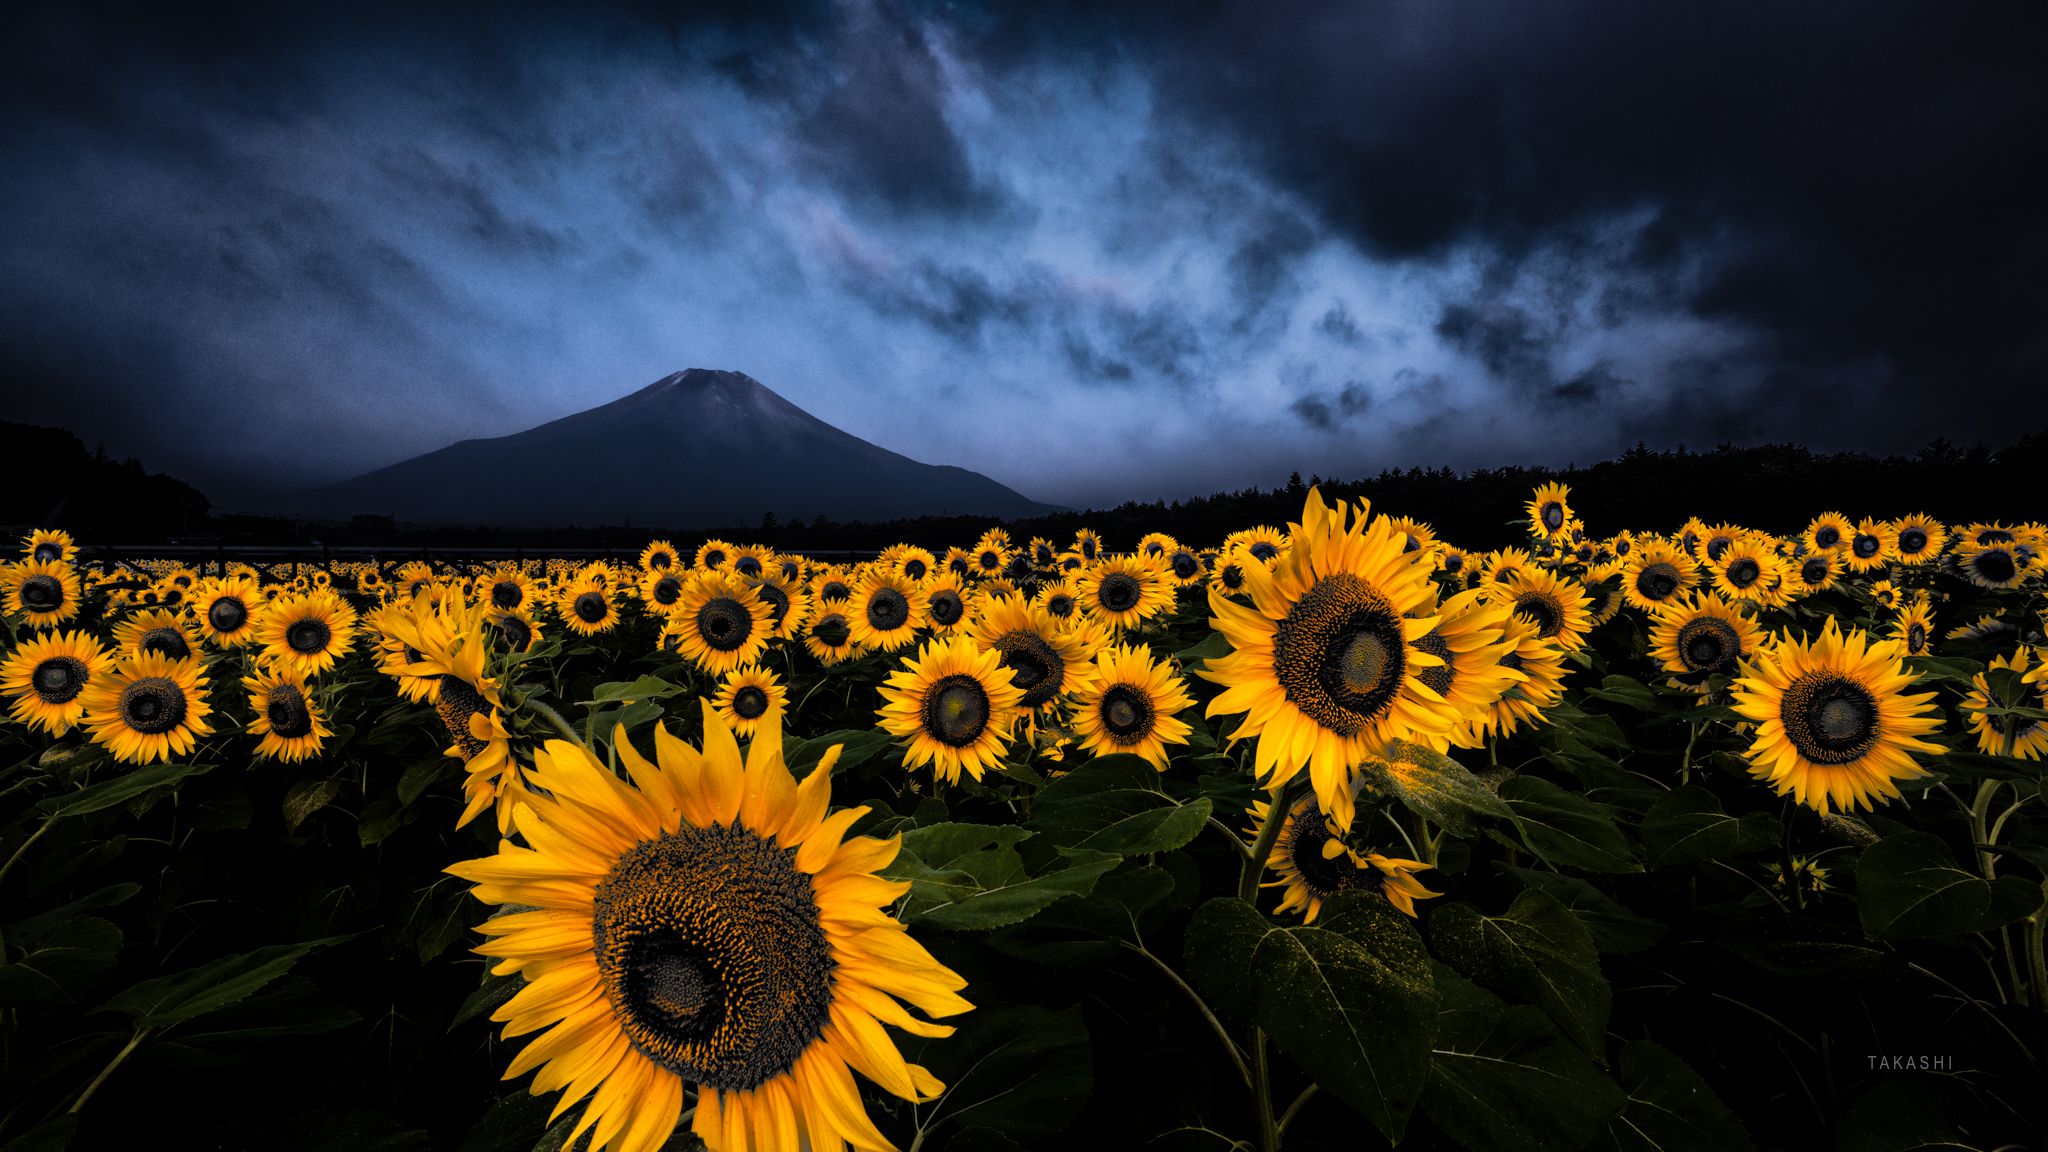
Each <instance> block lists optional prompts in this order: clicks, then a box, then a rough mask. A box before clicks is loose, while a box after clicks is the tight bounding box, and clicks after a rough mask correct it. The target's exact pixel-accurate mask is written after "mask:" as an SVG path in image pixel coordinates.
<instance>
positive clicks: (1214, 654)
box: [1173, 632, 1231, 668]
mask: <svg viewBox="0 0 2048 1152" xmlns="http://www.w3.org/2000/svg"><path fill="white" fill-rule="evenodd" d="M1230 653H1231V646H1230V637H1228V636H1225V635H1224V634H1223V633H1221V632H1211V633H1209V634H1208V635H1207V636H1204V637H1202V639H1201V641H1200V642H1199V643H1197V644H1195V645H1194V646H1193V647H1191V648H1183V649H1181V650H1180V651H1178V652H1175V653H1174V654H1173V658H1174V659H1175V660H1178V661H1180V663H1181V666H1182V667H1184V668H1187V667H1193V666H1194V663H1195V661H1197V660H1221V659H1223V658H1224V657H1225V656H1228V655H1230Z"/></svg>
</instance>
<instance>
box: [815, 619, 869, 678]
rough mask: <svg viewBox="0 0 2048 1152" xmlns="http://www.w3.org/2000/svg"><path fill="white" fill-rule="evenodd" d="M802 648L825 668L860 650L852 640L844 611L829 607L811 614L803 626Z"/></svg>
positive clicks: (849, 658)
mask: <svg viewBox="0 0 2048 1152" xmlns="http://www.w3.org/2000/svg"><path fill="white" fill-rule="evenodd" d="M804 650H805V651H806V652H809V653H810V654H811V655H813V656H815V657H817V658H818V662H819V663H820V664H823V665H825V666H826V667H827V668H829V667H831V666H832V665H834V664H838V663H841V662H843V661H847V660H851V659H853V658H854V657H856V656H859V655H860V652H861V648H860V645H858V644H856V643H854V642H853V625H852V624H851V623H850V622H848V620H847V619H846V613H845V612H842V611H840V610H839V609H837V608H830V607H828V608H825V609H823V610H822V611H820V612H819V613H818V614H817V615H815V616H813V617H812V618H811V621H810V623H809V624H807V625H805V626H804Z"/></svg>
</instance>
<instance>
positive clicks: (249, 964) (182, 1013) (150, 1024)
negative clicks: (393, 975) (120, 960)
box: [93, 936, 350, 1029]
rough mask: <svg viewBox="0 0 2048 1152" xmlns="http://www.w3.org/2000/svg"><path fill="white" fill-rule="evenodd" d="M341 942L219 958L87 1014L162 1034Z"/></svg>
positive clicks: (146, 982)
mask: <svg viewBox="0 0 2048 1152" xmlns="http://www.w3.org/2000/svg"><path fill="white" fill-rule="evenodd" d="M347 939H350V937H348V936H329V937H326V938H325V939H321V940H307V941H304V942H303V943H299V944H273V945H271V946H269V947H267V948H258V949H256V950H255V951H253V952H241V953H237V954H236V955H233V956H223V957H221V958H220V959H218V960H213V961H209V962H208V963H205V964H201V965H199V966H198V967H196V968H187V969H185V970H184V971H182V972H173V973H171V974H170V975H168V976H158V977H156V978H154V979H150V980H144V981H143V982H142V983H140V984H135V985H132V986H130V987H128V988H126V989H124V990H123V991H121V992H118V993H116V994H115V995H114V997H113V998H112V999H110V1000H108V1001H107V1002H106V1003H104V1004H102V1005H100V1006H99V1007H98V1008H95V1009H93V1011H95V1012H119V1013H122V1014H124V1015H127V1016H131V1017H133V1018H134V1021H135V1027H136V1028H138V1029H142V1028H167V1027H169V1026H171V1025H173V1024H177V1023H181V1022H183V1021H186V1020H190V1019H192V1018H194V1017H197V1016H204V1015H205V1014H206V1013H208V1012H212V1011H215V1010H217V1009H221V1008H225V1007H227V1006H228V1005H230V1004H233V1003H236V1002H238V1001H240V1000H242V999H244V998H246V997H248V996H251V995H254V994H255V993H256V992H257V991H259V990H261V989H262V988H263V987H264V986H265V985H267V984H269V983H270V982H271V981H273V980H276V979H277V978H279V977H281V976H283V975H284V974H285V973H287V972H289V971H291V969H292V965H294V964H297V963H298V962H299V960H300V959H301V958H303V957H304V956H305V955H306V954H307V953H309V952H311V951H313V950H314V949H316V948H324V947H326V946H327V945H329V944H336V943H339V942H341V941H343V940H347Z"/></svg>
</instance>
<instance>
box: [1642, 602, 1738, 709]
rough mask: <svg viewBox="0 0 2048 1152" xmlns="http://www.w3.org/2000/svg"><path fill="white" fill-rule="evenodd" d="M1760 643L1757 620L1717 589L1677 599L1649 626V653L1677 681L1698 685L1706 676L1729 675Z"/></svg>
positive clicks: (1659, 613)
mask: <svg viewBox="0 0 2048 1152" xmlns="http://www.w3.org/2000/svg"><path fill="white" fill-rule="evenodd" d="M1761 646H1762V639H1761V636H1760V635H1759V633H1758V632H1757V627H1756V624H1755V623H1754V622H1753V621H1751V620H1750V618H1749V617H1748V616H1746V615H1744V614H1743V612H1742V610H1741V609H1740V608H1737V607H1736V606H1735V605H1734V604H1731V603H1729V602H1728V601H1727V600H1726V599H1723V598H1722V597H1721V596H1720V595H1719V594H1717V593H1713V592H1707V593H1703V594H1700V595H1695V596H1690V597H1687V598H1686V599H1684V600H1675V601H1673V602H1671V603H1670V604H1667V605H1665V606H1664V607H1663V608H1661V609H1659V610H1658V612H1657V616H1656V622H1655V624H1654V625H1653V626H1652V627H1651V629H1650V656H1651V658H1652V659H1654V660H1656V661H1657V662H1658V663H1659V664H1661V665H1663V668H1664V671H1666V672H1669V673H1670V674H1671V677H1672V680H1673V681H1674V682H1675V683H1678V684H1682V685H1685V686H1687V687H1691V688H1696V689H1697V688H1700V687H1701V686H1703V685H1704V684H1705V683H1706V680H1707V678H1708V677H1709V676H1733V675H1735V674H1736V673H1737V672H1738V671H1740V670H1741V667H1742V661H1744V660H1746V659H1748V658H1749V657H1750V656H1752V655H1753V654H1755V652H1756V650H1757V649H1758V648H1759V647H1761Z"/></svg>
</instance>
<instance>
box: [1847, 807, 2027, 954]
mask: <svg viewBox="0 0 2048 1152" xmlns="http://www.w3.org/2000/svg"><path fill="white" fill-rule="evenodd" d="M2040 906H2041V889H2040V887H2039V886H2038V885H2036V884H2034V883H2032V882H2030V881H2027V880H2022V879H2020V878H2019V877H2017V876H2001V877H1999V878H1998V880H1997V881H1995V882H1989V883H1987V882H1986V881H1985V880H1984V879H1983V878H1982V877H1980V876H1978V875H1976V874H1975V873H1973V872H1965V871H1963V870H1962V869H1961V868H1958V867H1956V862H1955V857H1954V856H1953V855H1951V854H1950V852H1949V850H1948V845H1947V844H1945V843H1943V842H1942V839H1941V837H1939V836H1936V835H1934V834H1933V833H1931V832H1900V833H1897V834H1895V835H1892V836H1887V837H1885V838H1884V839H1882V840H1880V841H1878V842H1877V843H1875V844H1872V845H1871V846H1870V847H1868V848H1865V849H1864V850H1863V857H1862V859H1860V860H1858V861H1857V862H1856V912H1857V915H1858V916H1859V917H1861V919H1862V921H1863V930H1864V931H1865V932H1868V933H1869V934H1870V935H1871V938H1872V939H1876V940H1910V939H1918V938H1925V937H1930V936H1957V935H1962V934H1964V933H1969V932H1986V931H1989V930H1991V929H1993V928H1997V927H2000V926H2002V925H2006V924H2010V923H2012V922H2013V921H2015V920H2019V919H2021V918H2022V917H2025V916H2026V915H2028V914H2029V913H2031V912H2033V911H2034V910H2035V909H2037V908H2039V907H2040Z"/></svg>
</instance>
